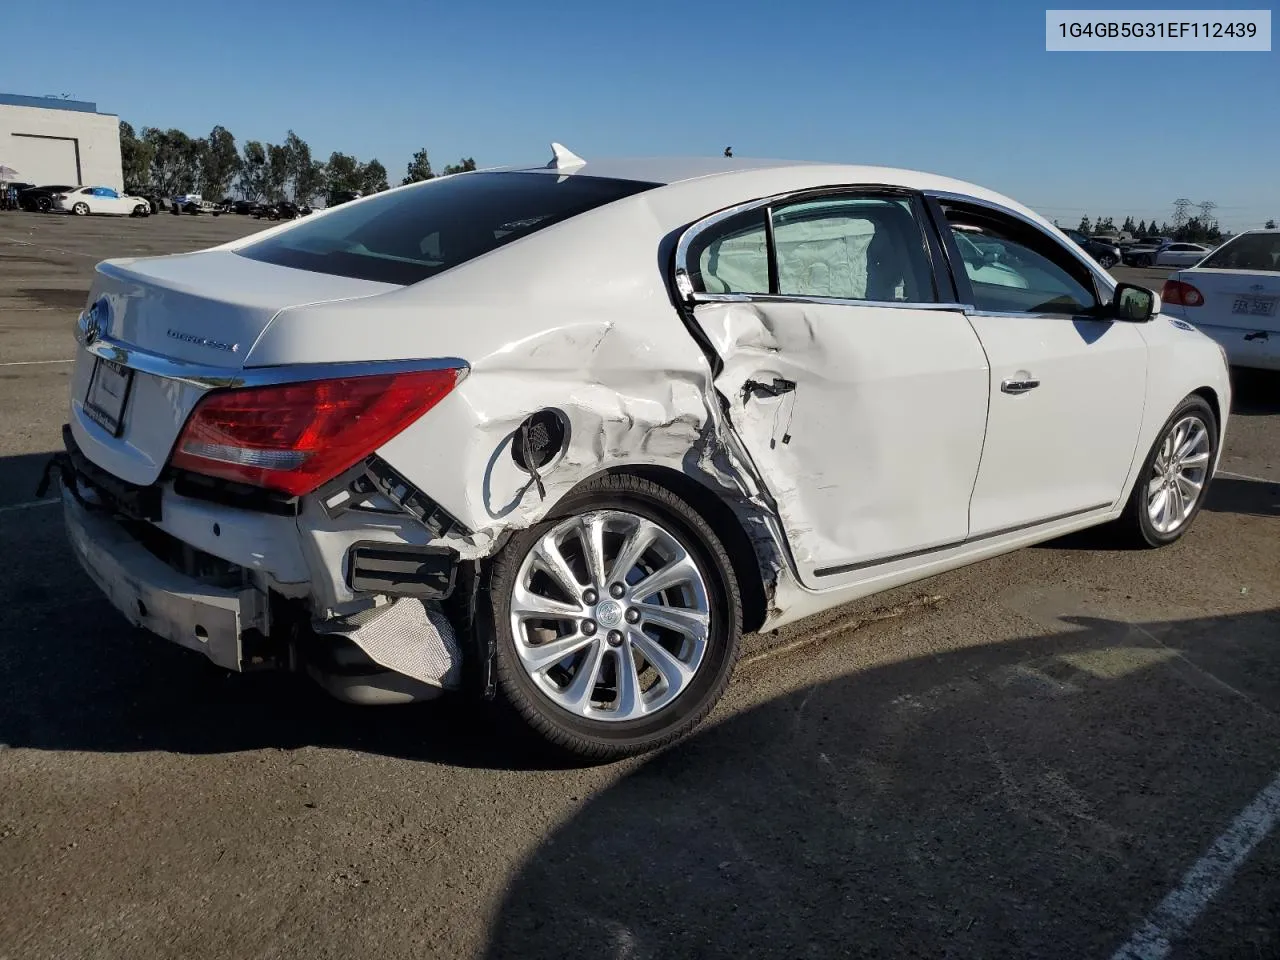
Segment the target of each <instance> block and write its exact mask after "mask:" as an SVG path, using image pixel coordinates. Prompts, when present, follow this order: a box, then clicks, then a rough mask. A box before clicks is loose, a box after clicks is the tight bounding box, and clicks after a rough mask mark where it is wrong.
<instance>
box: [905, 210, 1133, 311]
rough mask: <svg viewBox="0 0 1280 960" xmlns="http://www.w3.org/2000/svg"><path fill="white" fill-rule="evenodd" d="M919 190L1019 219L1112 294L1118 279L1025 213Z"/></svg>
mask: <svg viewBox="0 0 1280 960" xmlns="http://www.w3.org/2000/svg"><path fill="white" fill-rule="evenodd" d="M921 192H922V193H923V194H924V195H925V196H928V197H933V198H935V199H937V200H954V201H955V202H957V203H967V204H970V205H971V206H975V207H986V208H987V209H988V210H994V211H995V212H996V213H1002V214H1004V215H1005V216H1006V217H1013V218H1014V219H1015V220H1021V221H1022V222H1023V223H1025V224H1026V225H1027V226H1029V227H1031V228H1032V229H1034V230H1038V231H1039V232H1040V233H1043V234H1044V235H1045V236H1046V237H1048V238H1049V239H1050V240H1052V241H1053V242H1054V243H1056V244H1057V245H1058V246H1060V247H1062V249H1063V251H1064V252H1065V253H1068V254H1070V255H1071V256H1072V257H1073V258H1075V259H1076V260H1077V261H1079V263H1081V264H1082V265H1083V266H1084V267H1085V269H1087V270H1088V271H1089V272H1090V273H1091V274H1092V275H1093V276H1094V278H1095V279H1097V280H1100V281H1101V282H1102V285H1103V287H1104V289H1106V290H1109V291H1111V292H1112V293H1113V294H1114V293H1115V287H1116V284H1117V283H1119V282H1120V281H1118V280H1117V279H1116V278H1115V277H1113V276H1111V274H1109V273H1107V272H1106V271H1105V270H1103V269H1102V268H1101V267H1100V266H1098V264H1096V263H1095V262H1094V261H1093V260H1092V259H1091V258H1090V257H1089V256H1088V255H1087V254H1086V255H1084V256H1081V255H1080V254H1078V253H1076V252H1075V251H1074V250H1072V249H1071V248H1070V247H1068V246H1065V245H1064V244H1063V243H1062V241H1061V240H1059V239H1058V238H1057V237H1055V236H1053V235H1052V234H1050V233H1045V229H1044V225H1043V224H1041V223H1038V222H1036V221H1035V220H1032V219H1031V218H1030V217H1028V216H1027V215H1026V214H1025V213H1019V212H1018V211H1017V210H1010V209H1009V208H1008V207H1006V206H1004V204H1000V203H996V202H995V201H993V200H984V199H983V198H982V197H974V196H970V195H969V194H967V193H953V192H951V191H949V190H922V191H921Z"/></svg>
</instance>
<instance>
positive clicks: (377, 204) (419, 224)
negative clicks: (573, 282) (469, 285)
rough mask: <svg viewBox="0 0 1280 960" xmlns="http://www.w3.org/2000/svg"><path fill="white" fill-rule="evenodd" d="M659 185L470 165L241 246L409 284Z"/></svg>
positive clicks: (252, 255) (302, 265) (320, 268)
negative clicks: (456, 172) (464, 171)
mask: <svg viewBox="0 0 1280 960" xmlns="http://www.w3.org/2000/svg"><path fill="white" fill-rule="evenodd" d="M655 186H657V184H655V183H642V182H639V181H635V180H612V179H605V178H602V177H586V176H581V175H574V176H568V177H561V176H556V175H555V174H546V173H469V174H464V175H462V176H457V177H449V178H448V179H443V180H440V181H438V182H435V183H430V182H428V183H424V184H422V185H421V186H417V187H413V188H411V189H408V190H398V191H395V192H393V193H387V194H381V195H378V196H375V197H373V198H371V199H368V200H364V201H361V202H360V203H356V204H352V205H351V206H349V207H348V206H344V207H343V208H342V209H340V210H335V211H333V212H332V213H328V214H325V215H324V216H323V217H319V218H317V219H315V220H310V221H303V222H302V223H300V224H298V225H297V226H296V227H294V228H293V229H290V230H286V231H285V232H283V233H281V234H279V235H277V236H274V237H269V238H267V239H265V240H260V241H259V242H257V243H252V244H249V245H248V246H246V247H244V248H242V249H241V250H239V251H237V252H238V253H239V254H240V255H241V256H244V257H248V258H249V259H251V260H261V261H262V262H264V263H274V264H277V265H279V266H282V267H295V268H297V269H299V270H311V271H313V272H315V273H329V274H334V275H336V276H341V277H356V278H358V279H360V280H377V281H380V282H382V283H396V284H402V285H404V284H410V283H417V282H418V281H419V280H425V279H427V278H428V277H432V276H435V275H436V274H437V273H440V272H442V271H444V270H448V269H449V268H450V267H456V266H457V265H458V264H460V263H466V262H467V261H468V260H473V259H475V258H476V257H478V256H480V255H481V254H485V253H488V252H489V251H490V250H495V249H497V248H498V247H500V246H502V245H503V244H507V243H511V242H512V241H513V240H519V239H520V238H521V237H527V236H529V234H531V233H536V232H537V231H539V230H541V229H542V228H543V227H549V226H551V225H552V224H553V223H559V222H560V221H562V220H567V219H569V218H570V217H576V216H577V215H578V214H580V213H585V212H586V211H588V210H593V209H595V208H596V207H600V206H603V205H604V204H606V203H611V202H612V201H614V200H620V199H622V198H623V197H629V196H631V195H633V194H636V193H640V192H642V191H644V190H648V189H651V188H653V187H655Z"/></svg>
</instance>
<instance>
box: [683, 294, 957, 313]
mask: <svg viewBox="0 0 1280 960" xmlns="http://www.w3.org/2000/svg"><path fill="white" fill-rule="evenodd" d="M686 299H687V300H688V302H690V303H757V302H758V303H809V304H814V305H817V306H831V307H874V308H876V309H879V308H882V307H887V308H889V309H891V310H943V311H951V312H968V311H969V310H970V309H971V308H970V306H969V305H967V304H963V303H935V302H928V303H905V302H903V301H901V300H850V299H845V298H843V297H807V296H801V295H799V294H785V293H701V292H699V291H696V290H695V291H694V292H692V293H690V294H689V295H688V297H687V298H686Z"/></svg>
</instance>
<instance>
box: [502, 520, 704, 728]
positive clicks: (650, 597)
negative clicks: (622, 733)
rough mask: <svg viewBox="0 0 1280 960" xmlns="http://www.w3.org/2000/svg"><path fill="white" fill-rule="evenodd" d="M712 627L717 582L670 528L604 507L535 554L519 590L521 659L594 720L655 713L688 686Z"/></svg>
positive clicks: (516, 631)
mask: <svg viewBox="0 0 1280 960" xmlns="http://www.w3.org/2000/svg"><path fill="white" fill-rule="evenodd" d="M710 628H711V612H710V607H709V602H708V591H707V583H706V580H705V578H704V575H703V573H702V571H701V570H700V569H699V567H698V564H697V562H696V561H695V559H694V558H693V557H692V556H691V555H690V553H689V551H688V550H687V549H686V548H685V546H684V545H683V544H682V543H681V542H680V541H679V540H678V539H677V538H676V537H675V536H674V535H673V534H672V533H671V532H670V531H668V530H666V529H665V528H664V527H662V526H661V525H659V524H658V523H656V522H654V521H652V520H649V519H647V518H645V517H641V516H638V515H636V514H633V513H627V512H624V511H621V510H601V511H595V512H591V513H586V514H582V515H580V516H576V517H572V518H570V519H568V520H565V521H563V522H561V523H559V524H557V525H556V526H555V527H553V528H552V529H551V530H549V531H548V532H547V533H546V534H545V535H544V536H542V537H541V538H539V539H538V540H537V541H536V542H535V543H534V545H533V546H532V547H531V548H530V549H529V552H528V553H527V554H526V555H525V557H524V560H523V561H522V563H521V565H520V570H519V573H518V575H517V577H516V579H515V584H514V586H513V588H512V593H511V606H510V629H511V631H512V634H513V638H514V640H515V649H516V654H517V657H518V660H519V662H520V665H521V667H522V668H523V670H524V671H525V673H526V674H527V675H528V676H529V678H530V679H531V680H533V682H534V684H535V685H536V686H537V688H538V689H539V690H540V691H541V692H542V694H543V695H544V696H545V697H546V698H547V699H548V700H550V701H551V702H552V703H554V704H555V705H556V706H558V707H560V708H561V709H563V710H566V711H568V712H570V713H572V714H575V715H577V716H580V717H584V718H587V719H590V720H604V721H615V722H616V721H626V720H637V719H640V718H641V717H648V716H652V715H653V714H654V713H656V712H657V711H659V710H662V709H663V708H664V707H667V706H669V705H670V704H671V703H672V701H674V700H675V699H676V698H677V697H679V696H680V695H681V693H683V692H684V691H685V690H687V689H688V688H689V686H690V684H691V683H692V682H693V679H694V677H695V675H696V674H697V672H698V668H699V667H700V666H701V664H702V661H703V656H704V654H705V653H706V648H707V641H708V636H709V632H710Z"/></svg>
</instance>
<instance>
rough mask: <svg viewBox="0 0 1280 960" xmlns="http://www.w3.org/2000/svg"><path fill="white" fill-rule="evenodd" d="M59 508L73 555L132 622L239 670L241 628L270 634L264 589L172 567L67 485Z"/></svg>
mask: <svg viewBox="0 0 1280 960" xmlns="http://www.w3.org/2000/svg"><path fill="white" fill-rule="evenodd" d="M62 507H63V516H64V519H65V522H66V527H67V537H68V539H69V540H70V542H71V547H72V549H73V550H74V552H75V555H76V559H78V560H79V561H80V565H81V566H82V567H84V569H85V572H86V573H88V574H89V576H90V578H92V580H93V581H94V583H96V584H97V585H98V587H99V588H100V589H101V590H102V592H103V593H104V594H106V596H107V599H109V600H110V601H111V603H112V605H113V606H114V607H115V608H116V609H117V610H119V611H120V612H121V613H122V614H124V616H125V618H126V619H127V620H128V621H129V622H130V623H132V624H134V625H135V626H139V627H145V628H146V629H147V630H150V631H151V632H152V633H155V634H158V635H159V636H161V637H164V638H165V639H166V640H170V641H172V642H173V643H176V644H178V645H179V646H183V647H186V648H187V649H189V650H195V651H197V652H199V653H203V654H204V655H205V656H206V657H208V658H209V659H210V660H212V661H213V662H214V663H216V664H217V665H218V666H220V667H225V668H226V669H228V670H241V669H243V665H244V662H245V656H244V634H245V632H246V631H248V630H256V631H258V632H259V633H261V634H264V635H265V634H266V633H268V632H269V623H268V598H267V595H266V594H265V593H263V592H261V591H259V590H257V589H255V588H253V587H243V588H240V589H230V588H225V587H217V586H212V585H209V584H206V583H204V582H202V581H200V580H197V579H195V578H193V577H189V576H186V575H185V574H183V573H180V572H179V571H177V570H174V569H173V568H172V567H170V566H169V565H168V564H166V563H165V562H164V561H163V560H161V559H160V558H159V557H157V556H155V555H154V554H152V553H151V552H150V551H149V550H147V549H146V547H144V546H143V545H142V544H141V543H139V542H138V541H137V540H135V539H134V538H133V537H131V536H130V535H129V532H128V531H127V530H125V529H124V527H122V526H121V525H120V524H119V523H117V522H116V521H115V520H113V519H110V518H109V517H107V516H105V515H101V514H97V513H95V512H94V511H92V510H90V509H87V508H86V507H84V506H82V505H81V504H80V503H78V502H76V499H75V497H74V496H72V494H71V493H69V492H67V491H66V490H65V489H64V490H63V493H62Z"/></svg>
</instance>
